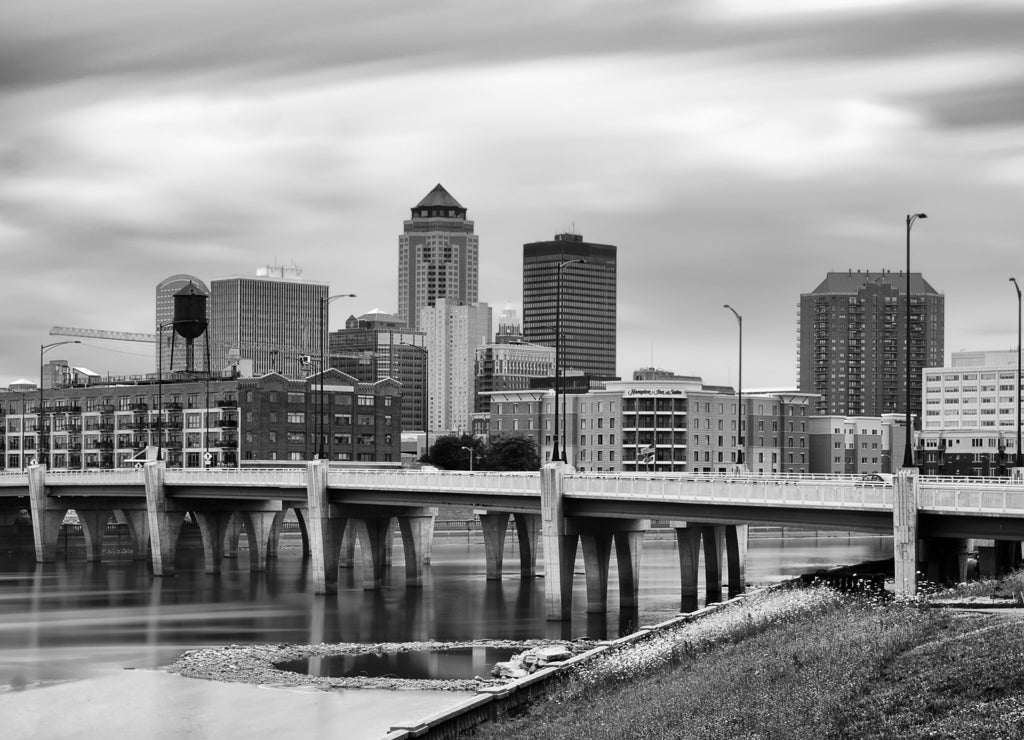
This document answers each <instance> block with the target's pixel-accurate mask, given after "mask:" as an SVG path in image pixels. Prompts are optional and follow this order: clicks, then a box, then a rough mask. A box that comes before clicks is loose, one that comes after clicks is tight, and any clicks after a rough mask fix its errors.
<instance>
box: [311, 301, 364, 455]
mask: <svg viewBox="0 0 1024 740" xmlns="http://www.w3.org/2000/svg"><path fill="white" fill-rule="evenodd" d="M355 297H356V294H355V293H339V294H338V295H332V296H321V297H320V424H319V430H320V431H319V432H318V436H319V437H320V446H319V452H318V453H317V457H319V458H320V459H321V460H323V459H324V442H325V441H326V440H325V439H324V375H325V374H326V373H327V366H326V365H324V355H326V354H327V335H326V333H325V332H324V325H325V324H327V323H329V322H328V321H327V312H328V311H329V310H330V305H331V301H334V300H336V299H338V298H355ZM330 431H331V427H330V424H329V423H328V425H327V433H328V434H330Z"/></svg>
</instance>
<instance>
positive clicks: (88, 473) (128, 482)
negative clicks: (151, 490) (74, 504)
mask: <svg viewBox="0 0 1024 740" xmlns="http://www.w3.org/2000/svg"><path fill="white" fill-rule="evenodd" d="M46 483H47V485H57V486H141V485H144V484H145V477H144V474H143V471H142V470H141V469H136V468H115V469H113V470H47V471H46Z"/></svg>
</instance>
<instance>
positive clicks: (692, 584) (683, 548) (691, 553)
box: [672, 522, 700, 613]
mask: <svg viewBox="0 0 1024 740" xmlns="http://www.w3.org/2000/svg"><path fill="white" fill-rule="evenodd" d="M672 527H673V529H675V531H676V542H677V544H678V545H679V592H680V604H679V611H681V612H683V613H689V612H695V611H697V578H698V576H699V575H700V528H699V527H688V526H686V522H672Z"/></svg>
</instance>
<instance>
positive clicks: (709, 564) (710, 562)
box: [701, 524, 725, 604]
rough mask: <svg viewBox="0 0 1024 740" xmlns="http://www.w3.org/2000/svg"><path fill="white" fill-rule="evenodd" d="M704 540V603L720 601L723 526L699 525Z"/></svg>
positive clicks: (723, 540)
mask: <svg viewBox="0 0 1024 740" xmlns="http://www.w3.org/2000/svg"><path fill="white" fill-rule="evenodd" d="M701 539H702V540H704V603H706V604H718V603H720V602H721V601H722V561H723V560H724V559H725V527H724V526H722V525H719V524H714V525H711V526H704V527H701Z"/></svg>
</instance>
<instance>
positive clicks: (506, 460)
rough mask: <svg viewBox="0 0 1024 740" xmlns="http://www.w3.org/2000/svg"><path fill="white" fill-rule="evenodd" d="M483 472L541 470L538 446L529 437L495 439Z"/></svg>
mask: <svg viewBox="0 0 1024 740" xmlns="http://www.w3.org/2000/svg"><path fill="white" fill-rule="evenodd" d="M480 468H481V469H482V470H540V454H539V453H538V452H537V444H536V442H534V441H533V440H532V439H530V438H529V437H524V436H522V435H519V434H516V435H510V436H507V437H505V436H502V437H493V438H492V439H491V441H490V444H489V445H488V446H487V452H486V455H485V459H484V461H483V464H481V466H480Z"/></svg>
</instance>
